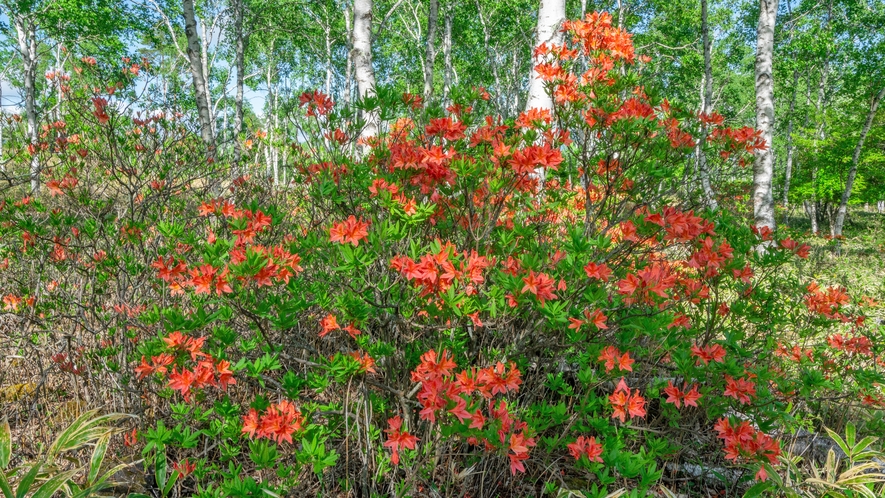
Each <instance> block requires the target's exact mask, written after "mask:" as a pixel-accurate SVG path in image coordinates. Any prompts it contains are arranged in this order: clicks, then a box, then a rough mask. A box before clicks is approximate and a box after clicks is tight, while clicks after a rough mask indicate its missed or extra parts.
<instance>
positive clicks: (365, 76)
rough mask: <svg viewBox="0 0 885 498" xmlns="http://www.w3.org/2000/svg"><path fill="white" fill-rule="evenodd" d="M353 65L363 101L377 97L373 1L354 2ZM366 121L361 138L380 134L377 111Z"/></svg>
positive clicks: (370, 114) (369, 113) (355, 0)
mask: <svg viewBox="0 0 885 498" xmlns="http://www.w3.org/2000/svg"><path fill="white" fill-rule="evenodd" d="M352 52H353V63H354V68H355V73H356V84H357V91H358V92H359V96H360V98H361V99H365V98H366V97H374V96H375V70H374V68H373V67H372V0H354V2H353V49H352ZM363 118H364V119H365V121H366V124H365V126H364V127H363V130H362V132H361V133H360V138H363V139H365V138H368V137H374V136H375V135H377V134H378V124H379V123H378V120H379V115H378V112H377V111H372V112H368V113H365V114H364V115H363Z"/></svg>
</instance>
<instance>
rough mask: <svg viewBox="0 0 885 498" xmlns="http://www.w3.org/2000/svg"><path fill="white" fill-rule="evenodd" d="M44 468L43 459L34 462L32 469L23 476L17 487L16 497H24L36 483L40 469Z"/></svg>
mask: <svg viewBox="0 0 885 498" xmlns="http://www.w3.org/2000/svg"><path fill="white" fill-rule="evenodd" d="M42 468H43V461H42V460H41V461H39V462H34V464H33V465H31V469H30V470H28V473H27V474H25V476H24V477H23V478H22V480H21V482H19V483H18V488H16V489H15V498H24V496H25V495H26V494H28V491H30V490H31V485H32V484H34V480H35V479H37V474H39V473H40V469H42Z"/></svg>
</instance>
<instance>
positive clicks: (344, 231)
mask: <svg viewBox="0 0 885 498" xmlns="http://www.w3.org/2000/svg"><path fill="white" fill-rule="evenodd" d="M368 235H369V224H368V223H367V222H365V221H362V220H357V219H356V217H355V216H353V215H350V217H349V218H347V220H345V221H343V222H341V223H337V224H335V225H333V226H332V228H331V230H329V240H330V241H332V242H337V243H339V244H353V245H354V246H358V245H359V244H360V241H361V240H364V239H366V237H368Z"/></svg>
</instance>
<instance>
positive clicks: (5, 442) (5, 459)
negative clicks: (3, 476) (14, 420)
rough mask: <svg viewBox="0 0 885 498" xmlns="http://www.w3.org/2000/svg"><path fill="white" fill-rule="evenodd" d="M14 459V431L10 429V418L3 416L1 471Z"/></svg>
mask: <svg viewBox="0 0 885 498" xmlns="http://www.w3.org/2000/svg"><path fill="white" fill-rule="evenodd" d="M10 459H12V431H10V430H9V419H7V418H6V417H3V421H2V422H0V472H3V471H4V470H5V469H6V466H7V465H9V460H10Z"/></svg>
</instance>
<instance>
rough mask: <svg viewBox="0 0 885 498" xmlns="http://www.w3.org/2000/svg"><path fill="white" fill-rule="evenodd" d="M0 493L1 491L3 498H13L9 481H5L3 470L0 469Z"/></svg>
mask: <svg viewBox="0 0 885 498" xmlns="http://www.w3.org/2000/svg"><path fill="white" fill-rule="evenodd" d="M0 491H3V498H15V495H14V494H12V487H11V486H10V485H9V481H7V480H6V472H4V471H3V469H0Z"/></svg>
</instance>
